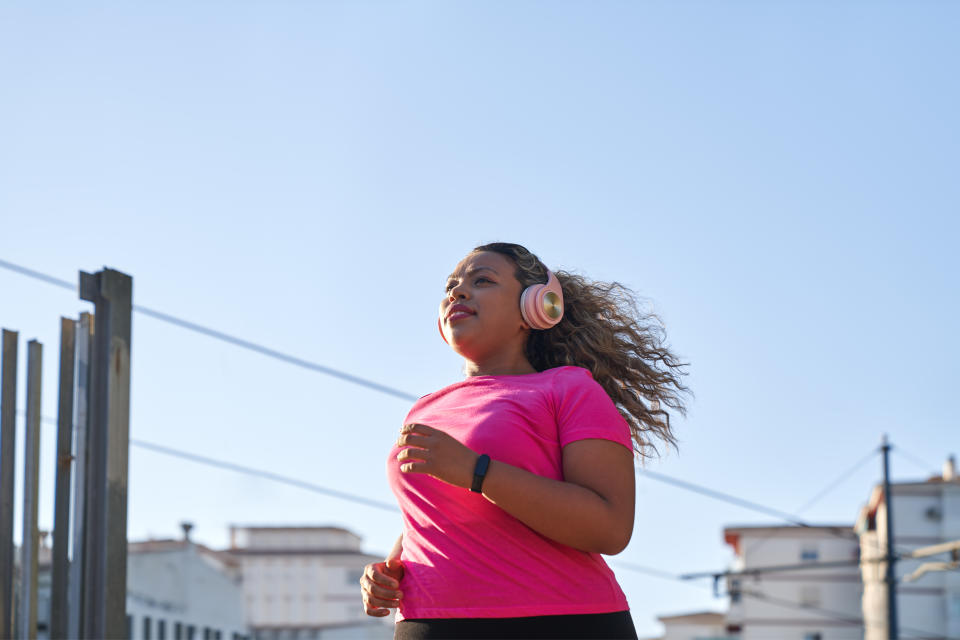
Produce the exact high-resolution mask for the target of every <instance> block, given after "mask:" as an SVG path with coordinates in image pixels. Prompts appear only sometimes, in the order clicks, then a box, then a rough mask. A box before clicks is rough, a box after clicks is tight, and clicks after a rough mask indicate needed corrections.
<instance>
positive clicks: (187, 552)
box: [37, 527, 249, 640]
mask: <svg viewBox="0 0 960 640" xmlns="http://www.w3.org/2000/svg"><path fill="white" fill-rule="evenodd" d="M185 532H189V527H186V528H185ZM39 560H40V566H39V571H38V575H37V583H38V594H37V595H38V597H37V605H38V606H37V629H38V635H37V637H38V638H39V639H40V640H45V639H46V638H48V637H49V629H50V588H51V585H50V574H51V571H50V560H51V551H50V548H49V547H47V546H46V545H45V544H44V545H43V546H41V549H40V554H39ZM126 606H127V637H128V638H130V640H247V639H248V638H249V631H248V630H247V623H246V614H245V611H244V600H243V589H242V587H241V585H240V573H239V567H238V566H237V564H236V561H235V559H234V558H233V557H232V556H230V555H229V554H225V553H223V552H221V551H214V550H212V549H209V548H207V547H205V546H203V545H201V544H196V543H193V542H191V541H190V540H189V538H188V536H186V535H185V536H184V539H183V540H148V541H145V542H131V543H129V544H128V545H127V605H126Z"/></svg>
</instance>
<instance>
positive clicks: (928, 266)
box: [0, 2, 960, 635]
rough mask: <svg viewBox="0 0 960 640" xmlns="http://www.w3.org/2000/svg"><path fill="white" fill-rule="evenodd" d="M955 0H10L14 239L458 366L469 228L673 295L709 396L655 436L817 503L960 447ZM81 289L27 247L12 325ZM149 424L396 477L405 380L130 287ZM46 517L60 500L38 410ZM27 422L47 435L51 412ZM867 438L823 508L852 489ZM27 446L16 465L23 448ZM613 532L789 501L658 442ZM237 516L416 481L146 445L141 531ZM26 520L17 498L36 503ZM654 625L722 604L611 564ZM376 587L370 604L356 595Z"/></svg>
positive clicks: (206, 306)
mask: <svg viewBox="0 0 960 640" xmlns="http://www.w3.org/2000/svg"><path fill="white" fill-rule="evenodd" d="M958 32H960V5H957V4H955V3H948V2H913V3H889V2H817V3H811V2H776V3H760V2H674V3H666V2H656V3H651V2H637V3H626V2H590V3H587V2H581V3H574V2H549V3H548V2H524V3H512V2H482V3H481V2H458V3H449V2H432V3H425V2H417V3H412V2H338V3H331V2H259V3H252V2H171V3H164V4H163V5H162V6H161V5H152V6H149V5H144V4H141V5H139V6H136V5H132V4H130V3H83V6H77V5H76V4H72V5H66V4H62V3H56V4H54V3H22V2H14V3H7V4H5V5H4V7H3V8H2V9H0V80H2V99H0V259H3V260H7V261H9V262H13V263H17V264H21V265H24V266H27V267H30V268H32V269H36V270H38V271H42V272H44V273H48V274H50V275H53V276H56V277H58V278H63V279H66V280H75V279H76V274H77V271H78V269H83V270H87V271H95V270H97V269H99V268H101V267H102V266H104V265H107V266H110V267H113V268H116V269H119V270H121V271H124V272H126V273H129V274H131V275H132V276H133V277H134V299H135V302H136V303H138V304H141V305H144V306H147V307H151V308H155V309H159V310H163V311H166V312H168V313H171V314H174V315H177V316H180V317H183V318H186V319H189V320H192V321H194V322H197V323H200V324H204V325H208V326H211V327H215V328H218V329H220V330H223V331H226V332H229V333H232V334H235V335H237V336H241V337H244V338H247V339H249V340H253V341H256V342H259V343H262V344H264V345H267V346H269V347H272V348H274V349H277V350H280V351H284V352H287V353H290V354H293V355H297V356H299V357H302V358H306V359H309V360H312V361H315V362H319V363H322V364H325V365H328V366H330V367H335V368H338V369H342V370H344V371H348V372H350V373H353V374H355V375H358V376H363V377H366V378H370V379H372V380H375V381H378V382H381V383H383V384H387V385H391V386H395V387H399V388H402V389H404V390H406V391H408V392H409V393H411V394H414V395H420V394H423V393H427V392H429V391H432V390H434V389H437V388H439V387H441V386H444V385H445V384H448V383H450V382H452V381H454V380H456V379H457V378H458V377H459V376H460V375H461V374H460V366H461V364H460V361H459V360H458V358H457V357H456V356H455V354H453V353H452V352H451V351H449V349H448V348H447V347H446V346H445V345H444V343H443V342H442V341H441V340H440V338H439V336H438V335H437V331H436V324H435V314H436V305H437V302H438V300H439V297H440V295H441V292H442V287H443V282H444V278H445V276H446V275H447V273H448V272H449V271H450V269H451V267H452V266H453V265H454V264H455V263H456V261H457V260H458V259H459V258H460V257H461V256H462V254H464V253H465V252H466V251H468V250H469V249H470V248H471V247H472V246H474V245H476V244H479V243H482V242H487V241H492V240H506V241H513V242H520V243H523V244H525V245H527V246H528V247H529V248H530V249H531V250H533V251H535V252H537V253H538V254H539V255H540V256H541V258H542V259H543V260H544V261H545V262H546V263H547V264H548V265H550V266H551V267H554V268H566V269H574V270H578V271H580V272H582V273H585V274H587V275H589V276H591V277H593V278H596V279H602V280H618V281H620V282H622V283H624V284H626V285H628V286H630V287H632V288H633V289H634V290H636V291H637V292H638V294H640V295H641V296H644V297H645V298H647V299H649V301H650V303H651V305H652V307H653V309H654V310H655V311H657V312H658V313H659V314H660V315H661V316H662V317H663V319H664V322H665V324H666V327H667V331H668V337H669V341H670V343H671V345H672V346H673V348H674V349H675V350H676V351H677V352H678V353H679V354H681V355H682V356H683V357H684V358H685V359H687V360H688V361H689V362H690V374H691V375H690V377H689V383H690V385H691V387H692V388H693V389H694V391H695V393H696V398H695V400H694V401H693V402H692V403H691V410H690V415H689V417H688V419H686V420H681V419H677V420H676V421H675V423H674V424H675V426H676V428H677V434H678V436H679V439H680V450H679V454H678V453H674V452H671V453H670V454H669V455H667V456H665V457H664V458H663V459H662V460H661V461H659V462H654V463H652V464H651V465H650V468H651V469H653V470H656V471H659V472H661V473H664V474H668V475H671V476H673V477H676V478H680V479H684V480H687V481H689V482H695V483H699V484H705V485H709V486H711V487H713V488H716V489H719V490H723V491H727V492H729V493H732V494H735V495H738V496H742V497H744V498H748V499H751V500H754V501H757V502H761V503H764V504H768V505H770V506H772V507H775V508H779V509H782V510H786V511H792V510H794V509H797V508H798V507H799V506H801V505H802V504H804V503H805V502H806V501H807V500H808V499H809V498H811V497H812V496H814V495H815V494H816V493H817V492H818V491H819V490H820V489H822V488H823V487H824V486H826V485H827V484H829V482H830V481H831V480H832V479H833V478H835V477H836V476H838V475H839V474H841V473H842V472H843V471H844V470H846V469H848V468H849V467H851V465H853V464H854V463H855V462H856V461H857V460H859V459H861V458H863V457H864V456H865V455H867V454H868V453H869V451H870V450H871V449H873V448H875V447H877V445H878V444H879V441H880V437H881V434H882V433H883V432H887V433H889V434H890V437H891V439H892V441H893V442H894V444H895V445H897V446H900V447H902V449H903V450H905V451H906V452H909V453H910V454H912V456H913V458H918V459H920V460H923V461H926V462H927V464H922V465H921V464H918V463H916V462H913V461H912V459H908V458H906V457H904V456H895V457H894V458H893V470H894V474H895V476H896V477H897V478H899V479H904V480H908V479H920V478H925V477H926V476H927V475H929V473H931V472H933V471H935V470H936V468H937V467H938V466H939V465H940V463H941V462H942V460H943V459H944V458H945V457H946V455H947V454H948V453H950V452H956V451H957V449H958V448H960V446H958V444H960V443H958V437H957V434H958V433H960V431H958V429H957V418H956V412H955V409H954V407H953V402H952V401H951V399H952V398H955V397H956V388H957V383H958V379H960V376H958V364H957V363H958V361H960V338H958V337H957V331H956V327H957V320H956V318H957V315H958V312H960V305H958V302H957V301H958V299H960V296H958V291H957V289H958V287H957V276H958V273H960V259H958V257H957V255H958V252H957V250H956V247H957V238H958V231H960V223H958V202H960V180H958V179H957V171H958V166H960V163H958V160H960V158H958V154H960V115H958V114H960V91H958V86H960V76H958V74H957V62H958V59H960V41H958V39H957V37H956V34H957V33H958ZM87 308H88V307H87V305H86V303H81V302H80V301H79V300H78V299H77V297H76V295H75V294H73V293H71V292H69V291H64V290H61V289H58V288H56V287H53V286H50V285H47V284H43V283H40V282H37V281H34V280H30V279H28V278H25V277H23V276H22V275H17V274H15V273H12V272H9V271H6V270H2V269H0V325H2V326H3V327H6V328H10V329H16V330H19V331H20V332H21V338H22V339H23V340H22V341H21V353H22V354H24V355H23V356H22V360H21V365H22V367H21V386H20V393H21V407H22V406H23V405H22V393H23V388H24V387H23V376H22V373H23V371H22V370H23V369H24V368H25V365H24V364H23V362H24V360H25V353H26V346H25V343H26V340H28V339H30V338H33V337H37V338H39V339H40V340H42V341H43V342H44V344H45V350H46V352H45V358H44V368H45V377H46V380H45V386H44V400H43V405H44V414H45V415H48V416H55V415H56V389H55V378H56V371H57V359H56V358H57V355H56V352H57V349H58V340H59V337H58V331H59V320H58V318H59V316H60V315H69V316H74V315H76V314H77V313H78V312H79V311H81V310H86V309H87ZM132 357H133V378H132V402H133V405H132V417H131V432H132V436H133V437H134V438H137V439H140V440H145V441H150V442H155V443H158V444H163V445H167V446H170V447H175V448H179V449H184V450H190V451H194V452H198V453H200V454H203V455H208V456H211V457H216V458H221V459H225V460H230V461H233V462H236V463H239V464H246V465H250V466H254V467H258V468H263V469H268V470H273V471H276V472H279V473H283V474H287V475H290V476H294V477H297V478H301V479H303V480H306V481H309V482H313V483H316V484H319V485H323V486H328V487H331V488H338V489H341V490H345V491H350V492H354V493H358V494H362V495H365V496H368V497H370V498H372V499H376V500H382V501H386V502H391V501H392V496H391V494H390V492H389V490H388V488H387V485H386V482H385V478H384V464H385V460H386V454H387V451H388V450H389V448H390V445H391V443H392V442H393V440H394V438H395V434H396V431H397V429H398V428H399V426H400V423H401V420H402V419H403V416H404V414H405V413H406V411H407V409H408V403H406V402H404V401H402V400H398V399H395V398H391V397H388V396H385V395H379V394H376V393H373V392H371V391H369V390H367V389H364V388H361V387H357V386H353V385H350V384H348V383H345V382H342V381H340V380H337V379H334V378H330V377H327V376H324V375H321V374H318V373H311V372H308V371H304V370H302V369H298V368H295V367H292V366H290V365H287V364H283V363H280V362H277V361H274V360H270V359H267V358H265V357H263V356H260V355H256V354H253V353H249V352H244V351H242V350H239V349H237V348H235V347H231V346H228V345H224V344H221V343H217V342H215V341H213V340H210V339H209V338H204V337H202V336H198V335H195V334H191V333H189V332H186V331H184V330H182V329H178V328H175V327H172V326H169V325H166V324H164V323H162V322H159V321H157V320H154V319H152V318H149V317H146V316H142V315H137V316H135V317H134V325H133V356H132ZM43 439H44V447H45V448H44V464H45V467H44V473H45V475H44V480H43V481H42V485H41V488H42V491H43V492H44V499H43V501H42V502H41V509H42V511H41V515H40V518H41V526H42V527H45V528H49V526H50V524H51V522H52V511H53V509H52V493H53V482H52V471H53V466H52V465H53V448H52V446H53V440H54V432H53V429H52V428H50V427H45V430H44V432H43ZM22 443H23V439H22V436H21V437H20V439H19V440H18V445H22ZM879 469H880V467H879V460H875V461H874V463H872V464H868V465H867V466H865V467H863V468H861V469H860V471H858V472H857V473H856V474H854V475H853V476H852V477H851V478H849V479H848V480H847V481H846V482H844V483H843V484H842V485H840V486H839V487H838V488H837V489H836V490H835V491H833V492H831V493H830V494H829V495H828V496H826V497H825V498H823V499H822V500H820V501H819V502H818V503H817V504H816V505H815V506H814V507H813V508H811V509H810V510H809V511H808V512H805V513H803V514H800V515H802V516H803V517H806V518H808V519H810V520H811V521H813V522H828V523H834V522H851V523H852V521H853V519H854V517H855V516H856V513H857V510H858V508H859V507H860V505H861V504H862V503H863V502H864V501H865V500H866V498H867V496H868V493H869V490H870V488H871V486H872V484H873V483H874V482H876V481H877V480H878V479H879ZM18 473H19V471H18ZM638 486H639V492H638V505H637V507H638V508H637V521H636V529H635V534H634V538H633V542H632V543H631V544H630V546H629V548H628V549H627V550H626V551H625V552H624V553H623V554H622V555H621V556H619V557H618V558H616V559H614V562H616V561H617V560H622V561H624V562H633V563H637V564H641V565H646V566H654V567H659V568H662V569H663V570H665V571H668V572H671V573H681V572H687V571H700V570H709V569H722V568H724V567H725V566H726V565H727V563H728V562H729V560H730V558H731V553H730V550H729V549H728V548H727V547H725V545H724V543H723V540H722V533H721V532H722V528H723V527H724V526H725V525H729V524H734V523H736V524H743V523H773V522H775V520H774V519H773V518H771V517H765V516H763V515H760V514H755V513H752V512H750V511H747V510H744V509H741V508H737V507H734V506H731V505H727V504H724V503H721V502H717V501H714V500H710V499H708V498H705V497H702V496H698V495H696V494H692V493H689V492H685V491H683V490H681V489H678V488H675V487H671V486H668V485H664V484H660V483H657V482H655V481H653V480H651V479H649V478H645V477H640V479H639V485H638ZM184 519H186V520H192V521H193V522H194V523H195V525H196V529H195V536H196V538H197V539H198V540H200V541H203V542H206V543H208V544H210V545H213V546H221V545H225V544H226V543H227V527H228V525H229V524H230V523H240V524H305V523H307V524H331V525H338V526H345V527H348V528H350V529H353V530H355V531H357V532H358V533H359V534H361V535H362V536H363V537H364V539H365V542H364V544H365V548H367V549H368V550H370V551H373V552H377V553H380V552H384V551H386V550H387V549H388V548H389V546H390V543H391V541H392V540H393V539H394V538H395V537H396V535H397V533H398V531H399V526H400V525H399V519H398V516H397V515H395V514H392V513H389V512H385V511H378V510H375V509H372V508H369V507H365V506H361V505H357V504H353V503H349V502H344V501H341V500H337V499H334V498H329V497H324V496H322V495H317V494H313V493H309V492H306V491H303V490H300V489H296V488H292V487H287V486H283V485H279V484H275V483H271V482H269V481H266V480H261V479H256V478H252V477H247V476H243V475H238V474H235V473H232V472H228V471H223V470H218V469H214V468H208V467H204V466H202V465H198V464H196V463H193V462H188V461H184V460H179V459H176V458H171V457H169V456H165V455H162V454H159V453H156V452H152V451H148V450H145V449H140V448H133V449H132V450H131V458H130V511H129V533H130V536H131V538H143V537H146V536H148V535H153V536H174V535H179V533H178V522H179V521H180V520H184ZM17 531H18V535H19V525H18V529H17ZM617 573H618V576H619V578H620V580H621V583H622V584H623V586H624V589H625V591H626V592H627V596H628V598H629V600H630V603H631V606H632V608H633V611H634V617H635V619H636V622H637V627H638V631H639V632H640V633H641V635H644V634H653V633H655V632H656V631H657V629H658V624H657V623H656V620H655V616H656V615H662V614H675V613H681V612H686V611H692V610H698V609H702V608H716V609H720V608H722V607H724V606H725V602H724V601H723V600H714V599H713V598H712V597H711V595H710V593H709V591H708V590H707V589H698V588H696V587H693V586H690V585H687V584H683V583H679V582H672V581H668V580H663V579H657V578H653V577H650V576H647V575H643V574H639V573H634V572H631V571H628V570H626V569H624V568H618V569H617ZM358 606H359V605H358Z"/></svg>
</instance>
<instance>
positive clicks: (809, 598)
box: [800, 586, 820, 607]
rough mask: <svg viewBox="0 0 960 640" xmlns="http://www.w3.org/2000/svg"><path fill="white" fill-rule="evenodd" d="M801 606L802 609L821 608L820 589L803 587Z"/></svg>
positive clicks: (801, 588) (801, 589) (801, 590)
mask: <svg viewBox="0 0 960 640" xmlns="http://www.w3.org/2000/svg"><path fill="white" fill-rule="evenodd" d="M800 606H801V607H819V606H820V589H819V588H818V587H809V586H803V587H800Z"/></svg>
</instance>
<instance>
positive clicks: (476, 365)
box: [464, 354, 537, 377]
mask: <svg viewBox="0 0 960 640" xmlns="http://www.w3.org/2000/svg"><path fill="white" fill-rule="evenodd" d="M464 370H465V371H466V373H467V376H468V377H474V376H519V375H524V374H527V373H536V372H537V370H536V369H534V368H533V365H532V364H530V361H529V360H527V357H526V356H525V355H523V354H520V356H519V357H516V356H508V357H503V356H494V357H492V358H485V359H483V360H479V361H476V360H467V361H466V366H465V367H464Z"/></svg>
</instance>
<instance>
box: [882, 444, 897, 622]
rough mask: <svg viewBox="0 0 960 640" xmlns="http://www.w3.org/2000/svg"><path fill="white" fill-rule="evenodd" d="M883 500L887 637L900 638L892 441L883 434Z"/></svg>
mask: <svg viewBox="0 0 960 640" xmlns="http://www.w3.org/2000/svg"><path fill="white" fill-rule="evenodd" d="M880 448H881V449H882V450H883V502H884V504H885V505H886V507H887V511H886V513H887V517H886V521H887V637H888V638H889V639H890V640H898V638H899V634H898V632H897V573H896V571H895V567H896V561H897V557H896V556H895V555H894V554H893V496H892V495H891V494H890V443H889V442H887V434H883V440H882V445H881V447H880Z"/></svg>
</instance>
